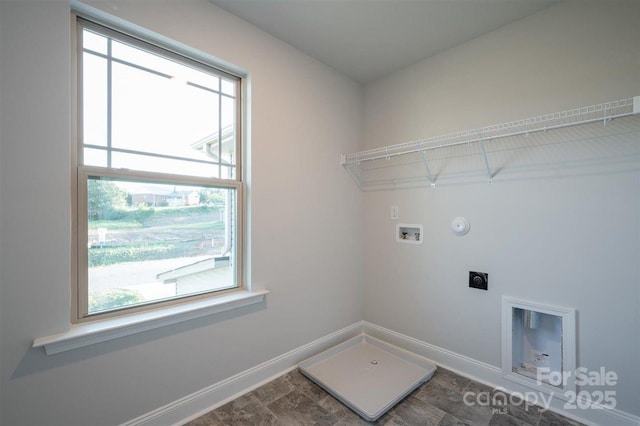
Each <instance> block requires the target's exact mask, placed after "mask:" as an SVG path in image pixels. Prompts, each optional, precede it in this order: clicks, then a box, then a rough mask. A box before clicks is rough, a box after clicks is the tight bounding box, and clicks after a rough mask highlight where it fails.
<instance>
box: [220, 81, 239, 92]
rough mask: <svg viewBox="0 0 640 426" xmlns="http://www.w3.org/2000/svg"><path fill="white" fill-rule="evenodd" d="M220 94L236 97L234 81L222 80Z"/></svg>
mask: <svg viewBox="0 0 640 426" xmlns="http://www.w3.org/2000/svg"><path fill="white" fill-rule="evenodd" d="M221 88H222V93H224V94H225V95H229V96H235V95H236V83H235V82H234V81H229V80H222V82H221Z"/></svg>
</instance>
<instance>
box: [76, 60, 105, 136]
mask: <svg viewBox="0 0 640 426" xmlns="http://www.w3.org/2000/svg"><path fill="white" fill-rule="evenodd" d="M82 79H83V87H82V111H83V121H82V131H83V136H82V137H83V143H84V144H85V145H100V146H107V60H106V59H104V58H101V57H99V56H96V55H93V54H90V53H85V54H84V55H83V56H82Z"/></svg>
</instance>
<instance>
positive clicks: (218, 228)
mask: <svg viewBox="0 0 640 426" xmlns="http://www.w3.org/2000/svg"><path fill="white" fill-rule="evenodd" d="M234 195H235V194H233V190H230V189H226V188H209V187H199V186H184V185H181V186H177V185H167V184H158V183H146V182H130V181H119V180H110V179H105V178H100V179H98V178H90V179H89V180H88V188H87V213H88V215H87V216H88V230H89V232H88V237H89V240H88V245H87V247H88V264H89V283H90V286H89V312H90V313H95V312H99V311H103V310H110V309H114V308H118V307H123V306H128V305H134V304H140V303H145V302H149V301H157V300H162V299H166V298H172V297H176V296H182V295H187V294H193V293H199V292H203V291H210V290H212V289H216V288H226V287H232V286H233V276H232V268H231V267H230V264H231V258H232V256H230V255H231V248H232V241H231V233H230V232H229V231H231V227H232V220H231V217H233V212H232V211H231V210H232V206H233V198H234Z"/></svg>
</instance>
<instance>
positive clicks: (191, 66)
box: [74, 18, 243, 321]
mask: <svg viewBox="0 0 640 426" xmlns="http://www.w3.org/2000/svg"><path fill="white" fill-rule="evenodd" d="M76 57H77V81H78V105H77V113H78V132H77V139H78V140H77V145H76V147H77V149H76V150H75V157H74V168H75V170H76V173H77V193H76V206H75V214H74V217H75V224H74V229H75V234H76V236H77V244H76V249H75V250H76V251H77V256H75V259H76V261H77V264H76V265H75V267H76V269H77V276H76V278H77V290H76V291H75V299H76V300H75V302H76V303H74V309H76V310H77V312H76V313H77V315H75V318H76V319H77V320H78V321H83V320H86V319H89V318H103V317H107V316H113V315H117V314H119V313H121V312H122V311H125V310H126V311H127V312H129V311H132V310H140V309H145V308H148V307H149V306H150V305H153V306H157V304H159V303H164V304H166V303H171V302H175V300H176V299H183V298H193V297H203V296H205V295H209V294H211V293H213V292H221V291H225V290H229V289H234V288H239V287H242V277H241V271H242V268H241V260H242V251H241V248H242V247H241V241H242V220H241V218H242V189H243V182H242V173H241V170H240V166H241V163H242V161H241V158H242V157H241V153H242V152H241V149H240V148H241V145H240V130H239V128H240V126H239V122H240V118H241V115H240V109H241V102H240V91H241V90H240V89H241V84H240V83H241V81H240V79H239V78H238V77H236V76H233V75H231V74H228V73H226V72H223V71H221V70H219V69H217V68H214V67H213V66H211V65H209V64H204V63H202V62H199V61H196V60H193V59H190V58H187V57H185V56H182V55H179V54H176V53H174V52H172V51H169V50H165V49H163V48H161V47H158V46H156V45H152V44H149V43H146V42H144V41H142V40H139V39H137V38H133V37H131V36H128V35H125V34H122V33H119V32H117V31H114V30H112V29H108V28H105V27H102V26H100V25H97V24H95V23H92V22H88V21H85V20H83V19H80V18H79V19H78V32H77V56H76Z"/></svg>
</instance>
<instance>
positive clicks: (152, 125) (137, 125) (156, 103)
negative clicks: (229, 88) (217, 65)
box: [112, 63, 219, 160]
mask: <svg viewBox="0 0 640 426" xmlns="http://www.w3.org/2000/svg"><path fill="white" fill-rule="evenodd" d="M112 73H113V83H112V87H113V89H112V91H113V95H112V102H113V109H112V146H113V147H114V148H124V149H128V150H134V151H141V152H153V153H156V154H163V155H171V156H176V157H182V158H194V159H201V160H211V157H210V156H208V155H206V152H205V151H203V150H202V149H201V145H199V143H201V141H202V140H203V139H206V138H207V136H209V135H211V134H214V133H217V131H218V118H217V117H218V97H219V95H218V94H216V93H212V92H208V91H206V90H202V89H199V88H196V87H194V86H189V85H186V84H184V83H182V82H179V81H177V80H172V79H168V78H165V77H161V76H158V75H155V74H152V73H149V72H146V71H141V70H139V69H136V68H132V67H130V66H127V65H122V64H118V63H114V64H113V71H112Z"/></svg>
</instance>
